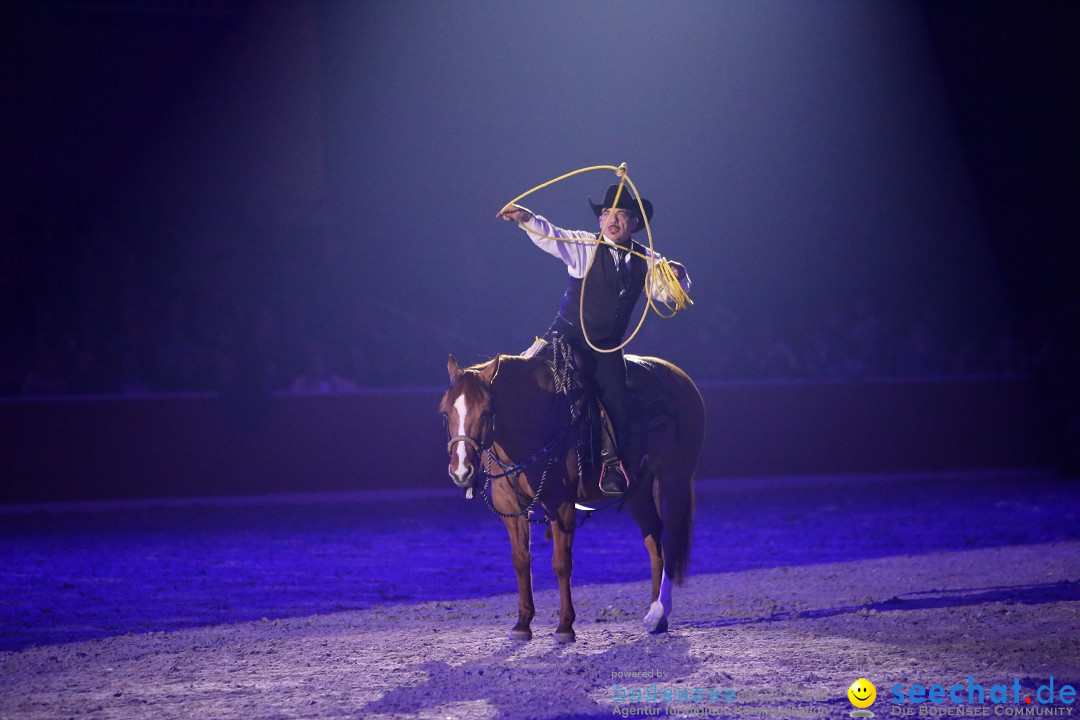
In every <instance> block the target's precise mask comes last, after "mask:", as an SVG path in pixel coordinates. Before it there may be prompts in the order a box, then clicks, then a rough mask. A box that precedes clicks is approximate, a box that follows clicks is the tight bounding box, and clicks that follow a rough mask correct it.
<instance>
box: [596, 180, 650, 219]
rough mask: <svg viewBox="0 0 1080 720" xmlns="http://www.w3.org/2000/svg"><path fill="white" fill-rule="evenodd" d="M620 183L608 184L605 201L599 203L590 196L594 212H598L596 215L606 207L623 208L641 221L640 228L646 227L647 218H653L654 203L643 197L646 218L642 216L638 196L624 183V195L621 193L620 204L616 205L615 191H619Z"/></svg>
mask: <svg viewBox="0 0 1080 720" xmlns="http://www.w3.org/2000/svg"><path fill="white" fill-rule="evenodd" d="M618 189H619V186H618V185H608V189H607V192H606V193H604V202H602V203H600V204H599V205H597V204H596V203H594V202H593V201H592V197H589V205H592V209H593V212H594V213H596V217H600V215H601V214H602V213H603V212H604V209H605V208H609V207H618V208H620V209H622V210H629V211H630V212H631V213H633V214H634V215H635V216H636V217H637V219H638V220H639V221H640V223H639V224H638V230H640V229H641V228H643V227H645V220H652V214H653V206H652V203H651V202H649V201H648V200H646V199H645V198H641V206H642V207H644V208H645V218H644V219H642V217H641V207H638V201H637V198H635V197H634V194H633V193H632V192H630V188H629V186H626V185H624V186H623V189H622V195H619V204H618V206H616V205H615V193H616V192H617V191H618Z"/></svg>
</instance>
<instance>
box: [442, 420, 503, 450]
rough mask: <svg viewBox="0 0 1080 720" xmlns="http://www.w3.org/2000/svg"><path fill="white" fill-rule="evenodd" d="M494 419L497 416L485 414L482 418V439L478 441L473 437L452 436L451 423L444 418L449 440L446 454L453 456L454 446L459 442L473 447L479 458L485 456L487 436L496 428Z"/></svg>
mask: <svg viewBox="0 0 1080 720" xmlns="http://www.w3.org/2000/svg"><path fill="white" fill-rule="evenodd" d="M494 417H495V416H494V415H492V414H491V413H484V414H483V415H481V416H480V421H481V423H482V426H481V430H480V439H479V440H477V439H476V438H474V437H473V436H472V435H453V436H451V435H450V421H449V419H447V418H446V417H445V416H444V417H443V424H444V425H446V437H447V438H448V440H447V442H446V454H447V455H453V454H454V446H455V445H457V444H458V443H459V442H463V443H465V444H466V445H468V446H469V447H471V448H472V449H473V452H475V453H476V454H477V455H478V456H482V455H483V454H484V451H485V450H486V449H487V436H488V434H489V433H490V431H491V429H492V428H493V427H494V426H495V422H494Z"/></svg>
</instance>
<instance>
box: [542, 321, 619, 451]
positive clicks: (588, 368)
mask: <svg viewBox="0 0 1080 720" xmlns="http://www.w3.org/2000/svg"><path fill="white" fill-rule="evenodd" d="M576 330H577V328H574V327H566V326H565V325H564V326H560V327H554V326H553V327H552V328H551V329H550V330H549V331H548V336H549V339H550V335H551V334H553V333H558V334H560V335H562V336H563V337H564V338H565V339H566V340H567V342H569V343H570V344H571V345H572V346H573V347H574V348H575V349H576V350H577V351H578V352H579V353H580V355H581V356H582V357H583V358H584V359H585V367H584V368H582V369H583V370H584V371H585V373H586V374H587V375H588V376H590V377H591V378H592V379H593V381H594V382H595V383H596V390H597V394H598V395H599V396H600V402H602V403H603V404H604V409H605V410H606V411H607V415H608V420H609V421H610V422H611V427H612V430H614V432H615V448H616V451H617V453H618V454H619V456H620V457H621V458H622V459H626V458H625V456H626V453H627V452H628V451H629V449H630V416H629V408H628V399H627V394H628V391H627V388H626V360H625V359H624V358H623V351H622V350H617V351H616V352H609V353H602V352H596V351H595V350H593V349H592V348H591V347H589V344H588V343H587V342H585V338H583V337H582V336H581V334H580V333H579V332H575V331H576ZM593 342H594V343H596V344H597V345H598V346H599V347H613V346H615V345H618V344H619V343H620V342H622V340H617V341H614V342H612V341H605V342H596V341H595V340H594V341H593ZM605 459H607V458H605Z"/></svg>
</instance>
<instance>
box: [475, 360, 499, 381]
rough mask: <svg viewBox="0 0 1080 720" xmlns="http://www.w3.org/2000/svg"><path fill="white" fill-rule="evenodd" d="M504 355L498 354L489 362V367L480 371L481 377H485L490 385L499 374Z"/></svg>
mask: <svg viewBox="0 0 1080 720" xmlns="http://www.w3.org/2000/svg"><path fill="white" fill-rule="evenodd" d="M502 359H503V356H502V355H496V356H495V359H494V360H492V361H491V362H489V363H488V365H487V367H486V368H484V370H483V371H482V372H481V373H480V377H482V378H483V379H484V382H486V383H487V384H488V385H490V384H491V383H493V382H495V377H496V376H497V375H498V374H499V365H500V364H502Z"/></svg>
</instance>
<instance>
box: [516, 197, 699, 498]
mask: <svg viewBox="0 0 1080 720" xmlns="http://www.w3.org/2000/svg"><path fill="white" fill-rule="evenodd" d="M616 198H617V200H616ZM589 205H591V206H592V209H593V212H594V213H595V214H596V217H597V219H598V220H599V224H600V230H599V232H589V231H587V230H564V229H562V228H560V227H556V226H554V225H552V224H551V223H550V222H548V221H547V220H546V219H545V218H543V217H542V216H540V215H536V214H534V213H533V212H531V211H530V210H528V209H526V208H524V207H521V206H520V205H513V204H511V205H507V206H506V207H505V208H503V209H502V210H501V211H499V213H498V215H497V217H500V218H502V219H503V220H506V221H508V222H517V223H520V224H521V226H522V228H523V229H524V230H525V232H526V233H527V234H528V235H529V237H530V238H531V239H532V241H533V243H534V244H535V245H536V246H537V247H539V248H540V249H541V250H543V251H544V252H546V253H548V254H550V255H554V256H555V257H557V258H559V259H560V260H562V261H563V262H564V263H565V264H566V270H567V273H568V274H569V276H570V282H569V286H568V287H567V289H566V293H565V295H563V300H562V305H561V307H560V308H559V313H558V315H557V316H556V318H555V321H554V322H553V323H552V324H551V327H550V328H548V331H547V333H546V334H545V338H546V339H550V338H551V337H553V336H555V335H561V336H562V337H564V338H565V339H566V340H567V341H568V342H569V343H570V344H571V345H572V346H573V347H574V348H575V349H577V350H578V352H579V353H580V354H581V356H582V357H583V358H584V359H585V361H586V365H587V367H586V368H584V370H585V371H586V372H587V373H589V374H591V375H592V377H593V379H594V380H595V382H596V385H597V388H598V390H599V395H600V401H601V402H602V403H603V405H604V408H605V411H606V412H607V416H608V420H609V421H610V423H611V426H612V429H613V431H614V434H615V438H614V447H613V448H612V447H608V448H605V450H604V456H603V469H602V470H601V474H600V489H601V490H602V491H603V492H604V493H605V494H608V495H619V494H621V493H624V492H626V490H627V489H628V488H629V486H630V478H631V475H630V474H629V473H628V472H627V468H626V466H624V464H623V462H622V460H621V459H620V455H622V456H624V457H625V456H626V453H627V451H628V449H629V447H630V419H629V417H628V410H627V388H626V362H625V360H624V359H623V353H622V350H617V351H614V352H600V351H597V350H595V349H594V348H593V347H591V346H590V342H589V341H591V344H592V345H595V346H596V347H597V348H601V349H605V350H606V349H608V348H614V347H617V346H618V345H620V344H621V343H622V341H623V336H624V335H625V334H626V330H627V327H628V326H629V324H630V318H631V315H632V313H633V310H634V306H635V305H636V304H637V302H638V300H639V299H640V297H641V293H642V291H643V290H644V289H645V284H646V282H645V281H646V274H647V272H648V270H649V268H650V267H652V266H653V265H654V264H655V263H656V262H659V261H660V260H662V258H660V257H659V256H658V255H655V254H653V253H652V252H650V250H649V249H648V248H646V247H644V246H642V245H641V244H639V243H636V242H634V241H633V240H632V239H631V235H632V234H633V233H635V232H637V231H638V230H640V229H641V228H643V227H644V226H645V220H646V219H648V220H651V219H652V215H653V206H652V203H650V202H649V201H648V200H645V199H644V198H642V199H641V203H640V205H639V203H638V200H637V198H635V197H633V195H632V194H631V192H630V189H629V188H628V187H625V186H624V187H623V188H622V191H621V192H619V186H618V185H611V186H610V187H608V189H607V192H606V193H605V195H604V201H603V202H602V203H600V204H597V203H594V202H593V201H592V198H591V197H590V198H589ZM642 207H644V212H645V217H642V212H641V211H642ZM601 237H602V238H603V241H605V242H606V243H607V244H606V245H604V246H603V247H601V244H600V242H599V241H600V239H601ZM670 266H671V268H672V269H673V270H674V271H675V274H676V277H677V278H678V280H679V284H680V285H681V286H682V288H683V290H684V291H686V290H688V289H689V287H690V278H689V276H688V275H687V273H686V268H684V267H683V266H682V265H680V264H679V263H674V262H672V263H670ZM583 283H584V284H585V293H584V298H583V297H582V284H583ZM649 285H650V287H649V288H648V290H649V294H650V295H651V296H652V298H653V299H654V300H657V301H660V302H666V301H667V292H666V290H665V289H664V287H663V286H662V285H661V284H660V283H659V282H650V283H649ZM582 302H584V305H582ZM582 321H583V322H584V325H585V327H584V330H583V328H582V327H581V323H582ZM586 333H587V334H588V340H589V341H586V339H585V335H586Z"/></svg>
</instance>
